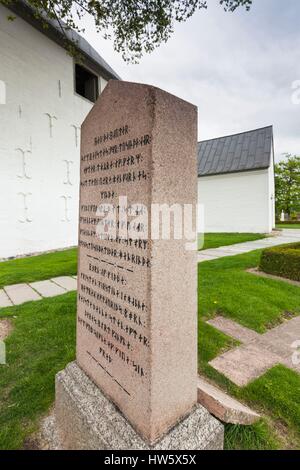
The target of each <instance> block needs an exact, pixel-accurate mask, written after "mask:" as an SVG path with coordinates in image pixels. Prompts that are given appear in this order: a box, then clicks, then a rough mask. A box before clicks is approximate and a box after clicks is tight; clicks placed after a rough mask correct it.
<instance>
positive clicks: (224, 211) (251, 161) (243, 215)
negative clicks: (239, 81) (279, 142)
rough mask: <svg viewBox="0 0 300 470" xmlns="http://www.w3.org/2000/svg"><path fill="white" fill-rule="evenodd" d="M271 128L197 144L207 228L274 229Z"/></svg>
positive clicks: (222, 230)
mask: <svg viewBox="0 0 300 470" xmlns="http://www.w3.org/2000/svg"><path fill="white" fill-rule="evenodd" d="M273 147H274V146H273V128H272V126H269V127H265V128H262V129H256V130H252V131H248V132H243V133H241V134H235V135H230V136H226V137H220V138H217V139H212V140H206V141H203V142H199V144H198V203H199V204H203V205H204V231H205V232H206V233H208V232H253V233H269V232H271V231H272V229H273V228H274V227H275V188H274V148H273Z"/></svg>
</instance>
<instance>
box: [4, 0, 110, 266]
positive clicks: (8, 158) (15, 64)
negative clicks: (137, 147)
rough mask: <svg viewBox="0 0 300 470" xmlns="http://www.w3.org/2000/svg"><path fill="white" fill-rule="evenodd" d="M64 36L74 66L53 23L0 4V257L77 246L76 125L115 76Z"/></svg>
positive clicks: (21, 7)
mask: <svg viewBox="0 0 300 470" xmlns="http://www.w3.org/2000/svg"><path fill="white" fill-rule="evenodd" d="M9 16H10V17H12V16H13V17H15V19H14V21H10V20H8V17H9ZM68 35H71V36H72V37H73V39H75V41H76V42H77V44H78V48H79V51H80V60H76V59H75V58H74V57H71V56H70V55H68V53H67V51H66V49H65V47H66V40H65V37H64V35H63V34H62V33H61V29H60V28H59V25H58V24H56V23H55V22H50V23H49V27H48V28H47V29H44V28H43V27H42V25H41V22H39V21H38V20H36V19H35V18H34V16H33V13H32V10H31V8H30V7H28V5H27V4H26V2H25V1H18V2H16V3H15V4H14V6H12V7H10V9H8V8H6V7H4V6H2V5H0V200H1V207H0V234H1V235H0V237H1V238H0V258H8V257H12V256H17V255H23V254H29V253H33V252H42V251H46V250H52V249H56V248H63V247H68V246H72V245H76V244H77V224H78V205H79V202H78V201H79V193H78V192H79V144H80V126H81V123H82V122H83V120H84V118H85V117H86V115H87V113H88V112H89V111H90V109H91V107H92V105H93V102H94V101H95V100H96V99H97V96H98V94H99V93H101V91H102V90H103V89H104V87H105V85H106V83H107V81H108V80H110V79H119V77H118V75H117V74H116V73H115V72H114V71H113V70H112V69H111V67H110V66H109V65H108V64H107V63H106V62H105V61H104V60H103V59H102V58H101V57H100V55H99V54H98V53H97V52H96V51H95V50H94V49H93V48H92V47H91V46H90V45H89V44H88V43H87V42H86V41H85V40H84V39H83V38H82V37H81V36H79V35H78V34H76V33H74V32H72V33H68ZM69 37H70V36H69ZM76 57H79V56H76Z"/></svg>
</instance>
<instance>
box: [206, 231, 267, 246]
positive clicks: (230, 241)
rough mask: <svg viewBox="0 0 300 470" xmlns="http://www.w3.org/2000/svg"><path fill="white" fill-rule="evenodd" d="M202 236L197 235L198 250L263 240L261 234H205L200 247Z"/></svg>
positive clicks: (263, 235) (263, 236)
mask: <svg viewBox="0 0 300 470" xmlns="http://www.w3.org/2000/svg"><path fill="white" fill-rule="evenodd" d="M202 237H203V235H199V249H200V250H207V249H209V248H218V247H219V246H227V245H234V244H235V243H243V242H250V241H254V240H260V239H262V238H265V237H266V235H265V234H263V233H205V234H204V240H203V241H204V245H203V247H202V248H201V245H202V242H201V240H202Z"/></svg>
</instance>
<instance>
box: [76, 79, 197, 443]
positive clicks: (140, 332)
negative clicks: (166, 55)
mask: <svg viewBox="0 0 300 470" xmlns="http://www.w3.org/2000/svg"><path fill="white" fill-rule="evenodd" d="M81 137H82V144H81V179H80V181H81V188H80V226H79V248H80V250H79V270H78V289H79V291H78V316H77V319H78V323H77V361H78V364H79V365H80V366H81V367H82V369H83V370H84V371H85V372H86V373H87V374H88V376H89V377H91V379H92V380H93V381H94V382H95V383H96V384H97V385H98V386H99V388H100V389H101V390H102V391H103V393H105V394H106V395H107V396H108V397H109V398H110V399H111V400H112V402H113V403H114V404H115V405H117V406H118V407H119V409H120V410H121V412H122V413H124V415H125V416H126V418H127V419H128V420H129V421H130V423H131V424H132V426H133V427H134V428H135V429H136V430H137V431H138V432H139V433H140V434H141V435H142V436H143V438H144V439H145V440H147V441H149V442H150V443H151V442H154V441H156V440H157V439H158V438H159V437H160V436H161V435H163V434H165V433H167V432H168V430H169V429H171V428H172V427H173V426H174V425H175V424H176V423H177V422H178V421H179V420H180V419H182V418H183V417H184V416H186V415H188V414H189V413H190V412H191V410H193V408H194V406H195V405H196V402H197V326H196V315H195V312H196V308H197V298H196V292H197V286H196V282H197V272H196V267H197V265H196V253H195V251H191V250H186V247H185V245H186V239H184V238H183V237H182V238H181V239H174V237H173V235H172V236H171V237H170V239H162V237H161V236H160V237H159V239H152V240H150V233H147V227H146V226H145V224H144V222H143V225H140V235H139V236H137V231H135V233H134V235H135V236H136V239H137V241H138V238H140V239H141V241H142V242H143V241H145V243H141V244H140V245H139V244H135V241H136V240H134V241H133V243H131V242H130V239H131V236H126V237H125V239H124V238H122V239H115V238H113V237H108V236H106V237H105V236H104V235H106V234H108V235H110V232H109V233H108V231H109V230H110V229H111V228H112V229H113V228H114V227H115V226H116V225H115V222H114V220H113V217H114V214H115V211H114V208H111V207H113V205H114V207H119V209H118V212H120V213H121V214H124V213H126V205H125V202H124V201H120V200H119V197H121V196H124V197H126V198H127V203H128V206H130V205H132V204H137V206H136V208H135V209H134V211H137V212H138V209H139V208H141V207H142V208H143V210H144V208H145V207H146V209H147V211H148V213H149V214H150V211H151V204H159V205H161V204H167V205H168V206H169V207H170V206H172V205H173V204H180V205H181V207H183V205H184V204H191V205H193V207H195V205H196V202H197V172H196V166H197V162H196V154H197V152H196V147H197V110H196V108H195V107H194V106H193V105H191V104H189V103H187V102H185V101H183V100H180V99H178V98H176V97H174V96H172V95H170V94H168V93H165V92H163V91H162V90H159V89H157V88H154V87H151V86H146V85H140V84H134V83H126V82H121V81H111V82H109V84H108V86H107V87H106V88H105V90H104V92H103V93H102V95H101V96H100V98H99V100H98V101H97V103H96V104H95V106H94V107H93V109H92V110H91V112H90V114H89V115H88V117H87V118H86V120H85V122H84V124H83V125H82V132H81ZM103 195H104V196H103ZM101 197H102V198H104V199H101ZM101 202H102V204H103V205H104V206H105V204H106V207H107V214H108V215H107V216H106V221H105V222H103V220H102V219H103V217H102V218H100V217H99V204H100V203H101ZM108 204H111V206H109V207H108ZM97 208H98V209H97ZM124 208H125V209H124ZM97 214H98V220H99V223H98V224H96V225H92V224H91V223H89V222H88V220H90V218H91V219H93V218H95V217H97ZM127 215H128V214H127ZM108 216H109V217H108ZM135 220H136V221H138V222H139V223H140V219H137V218H136V214H135V213H134V214H131V215H130V214H129V215H128V221H129V222H130V223H131V226H132V227H131V231H133V232H134V229H133V227H134V221H135ZM143 220H144V219H143ZM136 223H137V222H136ZM124 226H125V228H126V226H127V224H126V223H124ZM102 227H104V228H105V230H106V232H105V233H104V234H103V237H102V238H101V239H99V233H98V230H99V229H101V228H102ZM120 227H121V228H122V227H123V226H122V225H120ZM149 229H150V227H149ZM148 232H149V231H148ZM118 235H119V234H118ZM148 235H149V237H148ZM183 279H184V283H183V281H182V280H183ZM183 312H184V320H183ZM99 429H100V428H99Z"/></svg>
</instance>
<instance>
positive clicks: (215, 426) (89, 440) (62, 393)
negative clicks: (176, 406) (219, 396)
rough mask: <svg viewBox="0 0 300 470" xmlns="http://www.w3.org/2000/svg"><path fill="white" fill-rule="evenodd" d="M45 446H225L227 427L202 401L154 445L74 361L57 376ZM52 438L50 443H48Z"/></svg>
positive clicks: (61, 447)
mask: <svg viewBox="0 0 300 470" xmlns="http://www.w3.org/2000/svg"><path fill="white" fill-rule="evenodd" d="M42 434H43V439H42V442H43V448H49V449H73V450H78V449H88V450H95V449H102V450H107V449H111V450H114V449H116V450H122V449H126V450H149V449H151V450H152V449H153V450H197V449H205V450H216V449H219V450H221V449H222V448H223V438H224V428H223V426H222V424H221V423H220V422H219V421H218V420H217V419H215V418H213V417H212V416H211V415H210V414H209V413H208V411H207V410H206V409H205V408H203V407H202V406H200V405H195V407H194V408H193V410H192V412H191V413H190V414H188V416H187V417H182V419H181V420H180V421H179V422H178V423H176V425H175V426H174V427H173V428H172V429H171V430H170V431H169V432H168V433H166V434H164V435H163V436H161V438H160V439H159V440H158V441H156V442H155V443H153V444H152V445H150V446H149V444H148V443H147V441H145V440H144V439H143V438H142V437H141V436H140V435H139V434H138V433H137V432H136V430H135V429H134V428H133V427H132V426H131V425H130V423H129V422H128V420H127V419H126V418H125V417H124V415H122V414H121V413H120V411H119V410H118V409H117V408H116V407H115V406H114V405H113V403H112V402H111V401H110V400H109V399H108V398H107V397H105V395H103V393H102V392H101V391H100V390H99V388H98V387H97V386H96V385H95V384H94V383H93V382H92V381H91V380H90V379H89V378H88V376H87V375H86V374H85V373H84V372H83V371H82V369H81V368H80V367H78V365H77V364H76V363H75V362H74V363H71V364H69V365H68V366H67V368H66V369H64V371H62V372H60V373H59V374H57V376H56V405H55V416H54V417H53V416H51V417H50V418H48V419H47V420H46V421H45V422H44V425H43V429H42ZM45 441H48V444H47V445H46V444H45Z"/></svg>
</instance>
